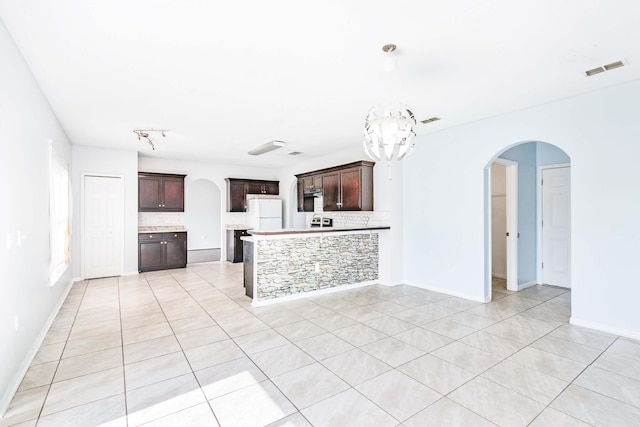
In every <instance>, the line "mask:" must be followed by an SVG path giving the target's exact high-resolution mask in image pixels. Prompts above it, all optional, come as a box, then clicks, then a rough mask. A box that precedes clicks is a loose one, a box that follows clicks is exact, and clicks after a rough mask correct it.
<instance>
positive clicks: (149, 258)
mask: <svg viewBox="0 0 640 427" xmlns="http://www.w3.org/2000/svg"><path fill="white" fill-rule="evenodd" d="M186 266H187V233H186V232H184V231H180V232H171V233H162V232H160V233H155V232H150V233H138V271H140V272H143V271H153V270H168V269H170V268H184V267H186Z"/></svg>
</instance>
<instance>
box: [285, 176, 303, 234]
mask: <svg viewBox="0 0 640 427" xmlns="http://www.w3.org/2000/svg"><path fill="white" fill-rule="evenodd" d="M299 204H300V203H299V201H298V180H297V179H294V180H293V182H292V183H291V185H290V187H289V209H288V212H289V215H288V218H287V227H289V228H304V226H305V214H304V212H298V206H299Z"/></svg>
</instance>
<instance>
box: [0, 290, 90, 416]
mask: <svg viewBox="0 0 640 427" xmlns="http://www.w3.org/2000/svg"><path fill="white" fill-rule="evenodd" d="M77 281H79V280H77V279H75V278H73V279H71V280H70V281H69V283H68V284H67V288H66V289H65V291H64V292H63V293H62V295H61V296H60V299H59V300H58V302H57V303H56V305H55V306H54V309H53V310H52V311H51V314H50V315H49V318H48V319H47V321H46V322H45V323H44V327H43V328H42V329H41V330H40V333H39V334H38V336H37V337H36V340H35V341H34V342H33V345H32V346H31V348H30V349H29V351H28V352H27V355H26V357H25V358H24V363H23V364H22V366H20V367H19V368H18V369H17V370H16V373H15V375H14V376H13V378H12V379H11V380H10V381H9V386H8V387H7V388H6V390H5V391H4V394H3V395H2V398H0V418H2V417H4V415H5V414H6V413H7V409H9V405H10V404H11V400H13V396H14V395H15V394H16V392H17V391H18V387H20V384H21V383H22V380H23V378H24V376H25V375H26V374H27V371H28V370H29V366H31V362H33V359H34V358H35V357H36V354H37V353H38V350H39V349H40V346H41V345H42V342H43V341H44V338H45V337H46V336H47V332H49V328H50V327H51V325H52V324H53V321H54V320H55V319H56V316H57V315H58V312H59V311H60V308H61V307H62V304H64V301H65V300H66V299H67V296H68V295H69V292H70V291H71V288H72V287H73V284H74V283H75V282H77Z"/></svg>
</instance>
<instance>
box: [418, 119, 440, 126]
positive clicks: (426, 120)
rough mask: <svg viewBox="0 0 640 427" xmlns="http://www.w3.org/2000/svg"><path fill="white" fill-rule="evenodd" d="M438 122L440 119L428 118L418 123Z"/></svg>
mask: <svg viewBox="0 0 640 427" xmlns="http://www.w3.org/2000/svg"><path fill="white" fill-rule="evenodd" d="M438 120H440V117H429V118H428V119H424V120H420V123H424V124H427V123H433V122H437V121H438Z"/></svg>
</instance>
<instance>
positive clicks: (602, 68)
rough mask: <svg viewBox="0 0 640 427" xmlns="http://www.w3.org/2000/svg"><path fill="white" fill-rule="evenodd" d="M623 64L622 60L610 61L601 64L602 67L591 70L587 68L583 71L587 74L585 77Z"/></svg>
mask: <svg viewBox="0 0 640 427" xmlns="http://www.w3.org/2000/svg"><path fill="white" fill-rule="evenodd" d="M624 66H625V63H624V61H616V62H612V63H611V64H607V65H603V66H602V67H597V68H593V69H591V70H587V71H585V72H584V73H585V74H586V75H587V77H591V76H593V75H596V74H600V73H604V72H605V71H611V70H615V69H616V68H620V67H624Z"/></svg>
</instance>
